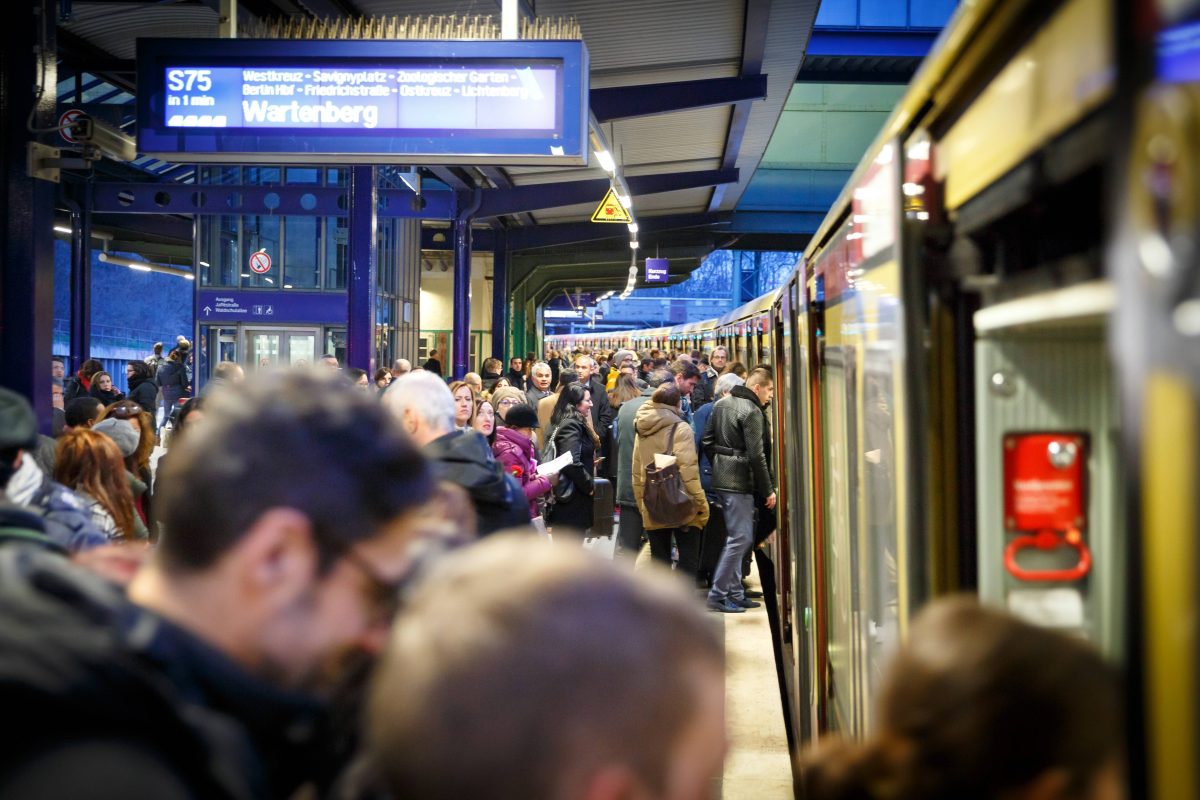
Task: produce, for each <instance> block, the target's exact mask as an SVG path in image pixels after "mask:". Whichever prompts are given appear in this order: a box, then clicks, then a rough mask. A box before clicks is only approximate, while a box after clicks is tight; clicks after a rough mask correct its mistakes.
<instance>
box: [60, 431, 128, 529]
mask: <svg viewBox="0 0 1200 800" xmlns="http://www.w3.org/2000/svg"><path fill="white" fill-rule="evenodd" d="M54 479H55V480H56V481H58V482H59V483H61V484H63V485H64V486H66V487H67V488H69V489H73V490H74V491H75V492H77V493H78V494H79V495H80V497H81V498H82V499H83V501H84V502H85V503H86V504H87V506H88V510H89V511H90V512H91V515H92V522H94V523H95V524H96V527H97V528H99V529H100V530H101V531H103V532H104V533H105V535H107V536H108V538H110V539H132V538H134V536H135V531H136V529H137V528H136V524H135V521H134V518H135V517H136V516H137V512H136V511H134V508H133V495H132V493H130V491H129V482H128V481H127V479H126V477H125V464H124V460H123V459H122V458H121V451H120V449H119V448H118V447H117V444H116V442H114V441H113V440H112V439H110V438H109V437H107V436H105V435H104V434H103V433H97V432H95V431H92V430H89V429H84V428H77V429H75V430H72V431H70V432H69V433H66V434H64V435H63V436H62V437H61V438H60V439H59V440H58V448H57V451H56V453H55V466H54Z"/></svg>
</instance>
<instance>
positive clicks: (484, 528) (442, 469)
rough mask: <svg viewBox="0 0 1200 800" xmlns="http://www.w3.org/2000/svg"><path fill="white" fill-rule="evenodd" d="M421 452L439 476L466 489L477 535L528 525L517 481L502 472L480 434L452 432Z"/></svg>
mask: <svg viewBox="0 0 1200 800" xmlns="http://www.w3.org/2000/svg"><path fill="white" fill-rule="evenodd" d="M424 452H425V455H426V456H428V457H429V459H430V460H431V461H432V462H433V471H434V474H435V475H436V476H437V477H438V478H439V479H441V480H447V481H450V482H451V483H456V484H458V485H459V486H461V487H462V488H464V489H466V490H467V494H469V495H470V496H471V503H472V504H473V505H474V506H475V515H476V517H477V520H478V526H479V535H480V536H486V535H487V534H489V533H494V532H495V531H498V530H500V529H502V528H512V527H520V526H521V525H528V524H529V520H530V516H529V504H528V502H526V500H525V492H524V491H523V490H522V489H521V484H520V483H519V482H518V481H517V479H516V478H514V477H512V476H511V475H509V474H507V473H506V472H505V471H504V468H503V466H501V465H500V463H499V462H498V461H496V459H495V458H494V457H493V456H492V449H491V447H490V446H489V445H488V442H487V439H485V438H483V436H482V435H481V434H479V433H477V432H476V431H452V432H450V433H447V434H446V435H445V436H442V437H439V438H437V439H434V440H433V441H432V442H430V443H429V444H427V445H425V450H424Z"/></svg>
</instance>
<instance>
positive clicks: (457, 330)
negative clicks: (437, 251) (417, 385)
mask: <svg viewBox="0 0 1200 800" xmlns="http://www.w3.org/2000/svg"><path fill="white" fill-rule="evenodd" d="M468 197H470V198H471V200H470V204H469V205H467V206H466V207H465V208H464V207H463V205H464V203H465V202H466V200H467V198H468ZM456 199H457V201H458V202H457V206H458V213H457V214H456V215H455V217H454V316H453V328H454V330H453V331H451V333H450V336H451V345H450V349H451V350H452V351H453V353H454V361H453V366H452V368H451V371H450V374H451V377H453V378H454V380H462V377H463V375H466V374H467V372H469V371H470V368H469V366H468V360H469V359H470V357H471V218H472V216H474V214H475V212H476V211H478V210H479V205H480V203H481V202H483V193H482V192H480V190H479V189H476V190H475V192H474V194H473V195H468V194H467V193H466V192H459V193H458V194H457V196H456Z"/></svg>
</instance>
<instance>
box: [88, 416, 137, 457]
mask: <svg viewBox="0 0 1200 800" xmlns="http://www.w3.org/2000/svg"><path fill="white" fill-rule="evenodd" d="M92 430H94V431H95V432H96V433H103V434H104V435H105V436H107V437H108V438H110V439H112V440H113V441H114V442H116V443H117V448H118V449H119V450H120V451H121V458H129V457H130V456H131V455H133V454H134V453H135V452H137V448H138V440H139V439H140V436H139V434H138V432H137V431H135V430H134V429H133V426H132V425H130V424H129V423H128V422H127V421H126V420H123V419H115V418H110V419H104V420H100V421H99V422H97V423H96V424H95V425H93V426H92Z"/></svg>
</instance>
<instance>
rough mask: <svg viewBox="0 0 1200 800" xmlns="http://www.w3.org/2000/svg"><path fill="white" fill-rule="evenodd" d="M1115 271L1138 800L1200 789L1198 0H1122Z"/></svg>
mask: <svg viewBox="0 0 1200 800" xmlns="http://www.w3.org/2000/svg"><path fill="white" fill-rule="evenodd" d="M1117 7H1118V9H1119V11H1118V13H1119V14H1121V18H1120V19H1119V21H1118V25H1117V30H1118V31H1119V32H1120V34H1119V38H1118V48H1119V57H1120V62H1119V65H1120V69H1119V71H1118V80H1119V86H1118V102H1119V103H1120V104H1121V108H1120V111H1121V113H1119V114H1118V118H1119V119H1120V120H1121V121H1122V127H1121V129H1120V130H1119V131H1118V137H1117V143H1118V146H1117V147H1116V148H1115V152H1116V153H1117V155H1116V161H1117V163H1116V168H1115V169H1114V171H1113V172H1114V179H1113V183H1112V190H1113V191H1112V195H1111V208H1112V211H1113V214H1114V217H1115V223H1116V224H1115V225H1113V226H1111V228H1110V229H1111V230H1112V231H1113V233H1112V238H1111V239H1110V241H1109V243H1108V244H1109V248H1108V265H1107V267H1108V273H1109V275H1110V276H1111V279H1112V280H1113V282H1114V283H1115V284H1116V286H1117V289H1118V294H1119V296H1120V298H1121V301H1120V303H1119V305H1118V308H1117V310H1116V314H1115V323H1114V327H1113V332H1112V341H1111V344H1112V349H1113V352H1114V355H1115V358H1116V363H1117V369H1118V380H1119V383H1120V387H1121V397H1122V401H1123V403H1124V406H1125V410H1126V424H1125V425H1124V426H1123V430H1122V433H1123V441H1122V446H1123V456H1124V459H1125V461H1126V462H1127V464H1128V469H1129V472H1130V475H1131V477H1133V476H1136V477H1135V478H1134V479H1132V480H1130V481H1128V482H1127V486H1128V487H1129V490H1128V491H1129V495H1128V498H1127V506H1128V508H1129V522H1130V529H1131V531H1132V532H1133V535H1131V536H1130V553H1129V560H1128V561H1129V563H1128V569H1127V573H1128V575H1129V577H1130V583H1131V585H1130V599H1131V602H1130V603H1129V612H1128V620H1129V624H1130V629H1131V631H1134V632H1136V634H1137V635H1135V636H1131V637H1130V642H1129V646H1128V656H1129V657H1128V659H1127V663H1128V675H1129V697H1130V703H1129V706H1130V713H1129V716H1130V719H1131V729H1132V730H1133V731H1135V732H1139V731H1140V732H1141V733H1143V734H1144V735H1143V736H1140V737H1139V736H1136V735H1131V736H1130V741H1131V750H1132V752H1131V753H1130V756H1131V757H1130V765H1131V772H1132V776H1131V778H1132V792H1131V794H1132V796H1135V797H1147V798H1155V800H1162V799H1163V798H1176V797H1180V798H1183V797H1188V798H1191V797H1196V796H1198V794H1200V737H1198V724H1200V711H1198V710H1197V709H1198V706H1197V700H1198V698H1200V695H1198V691H1197V681H1198V680H1200V677H1198V676H1200V628H1198V627H1197V622H1196V617H1197V602H1196V601H1197V594H1196V592H1197V590H1196V587H1197V585H1200V560H1198V554H1200V547H1198V546H1197V537H1198V536H1200V464H1198V456H1200V147H1198V146H1197V145H1198V143H1200V2H1196V0H1175V1H1174V2H1169V1H1168V0H1125V2H1118V3H1117Z"/></svg>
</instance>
